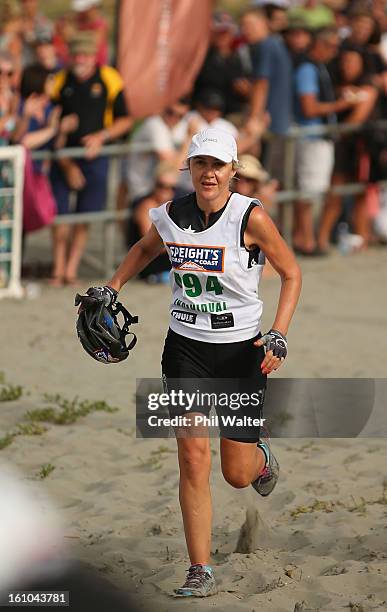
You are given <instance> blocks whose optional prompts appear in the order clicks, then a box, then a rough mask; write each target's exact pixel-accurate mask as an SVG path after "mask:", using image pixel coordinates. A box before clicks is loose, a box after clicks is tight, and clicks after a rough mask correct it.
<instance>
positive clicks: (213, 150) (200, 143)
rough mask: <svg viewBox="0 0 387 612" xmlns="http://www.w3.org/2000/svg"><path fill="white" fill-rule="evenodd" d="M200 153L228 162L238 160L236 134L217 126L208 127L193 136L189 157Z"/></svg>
mask: <svg viewBox="0 0 387 612" xmlns="http://www.w3.org/2000/svg"><path fill="white" fill-rule="evenodd" d="M198 155H209V156H210V157H216V159H220V160H221V161H224V162H226V163H229V162H231V161H236V162H237V161H238V151H237V143H236V141H235V138H234V136H233V135H232V134H230V133H229V132H226V131H225V130H219V129H217V128H207V129H205V130H202V131H201V132H199V133H198V134H195V135H194V136H193V138H192V140H191V144H190V146H189V149H188V156H187V159H190V158H191V157H197V156H198Z"/></svg>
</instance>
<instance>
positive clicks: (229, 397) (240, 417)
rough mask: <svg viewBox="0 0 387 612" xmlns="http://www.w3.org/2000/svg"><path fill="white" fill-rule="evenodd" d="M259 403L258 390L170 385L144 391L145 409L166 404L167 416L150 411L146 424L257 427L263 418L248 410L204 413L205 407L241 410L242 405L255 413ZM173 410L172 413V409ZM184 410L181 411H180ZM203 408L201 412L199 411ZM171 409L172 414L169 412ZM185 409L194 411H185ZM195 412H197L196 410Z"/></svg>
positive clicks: (260, 398)
mask: <svg viewBox="0 0 387 612" xmlns="http://www.w3.org/2000/svg"><path fill="white" fill-rule="evenodd" d="M261 405H262V392H260V391H257V392H253V393H251V394H250V393H243V392H242V393H238V392H233V393H226V392H220V393H216V392H206V391H200V390H199V389H196V391H194V392H188V391H184V390H183V389H178V390H176V389H171V390H170V391H164V392H162V393H149V394H148V410H149V411H151V412H154V411H158V410H160V409H161V408H168V409H169V413H170V416H169V417H166V416H159V415H156V414H151V415H149V416H148V424H149V426H150V427H161V426H167V427H189V426H192V425H194V426H199V425H201V426H207V427H219V426H220V425H224V426H225V427H260V426H262V425H263V424H264V422H265V419H264V418H260V417H259V416H252V415H250V414H227V413H221V414H218V413H217V414H213V415H211V416H210V415H207V414H206V412H207V410H209V409H211V408H215V410H216V409H217V408H218V409H220V410H226V411H233V412H234V413H235V412H236V411H239V412H240V413H241V412H242V411H243V410H242V409H243V408H248V409H249V411H250V410H251V409H253V410H254V409H256V411H257V414H259V409H260V406H261ZM175 411H176V412H177V414H173V413H174V412H175ZM182 411H184V414H181V412H182ZM202 411H204V412H202ZM171 413H172V414H171ZM187 413H196V414H194V415H193V418H192V417H191V415H187ZM197 413H199V414H197Z"/></svg>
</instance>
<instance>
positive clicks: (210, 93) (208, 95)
mask: <svg viewBox="0 0 387 612" xmlns="http://www.w3.org/2000/svg"><path fill="white" fill-rule="evenodd" d="M197 102H198V104H201V105H202V106H204V108H211V109H216V110H219V111H223V110H224V108H225V102H224V97H223V96H222V94H221V93H220V91H217V90H216V89H203V90H202V91H201V92H200V93H199V95H198V97H197Z"/></svg>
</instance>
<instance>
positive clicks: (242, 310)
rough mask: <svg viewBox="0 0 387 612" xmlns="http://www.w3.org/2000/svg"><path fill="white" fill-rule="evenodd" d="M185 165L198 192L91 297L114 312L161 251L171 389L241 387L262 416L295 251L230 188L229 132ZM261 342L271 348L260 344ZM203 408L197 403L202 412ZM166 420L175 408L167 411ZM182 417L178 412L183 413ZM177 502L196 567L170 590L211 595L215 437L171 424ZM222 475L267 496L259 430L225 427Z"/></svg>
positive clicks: (172, 209)
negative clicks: (264, 319) (264, 277)
mask: <svg viewBox="0 0 387 612" xmlns="http://www.w3.org/2000/svg"><path fill="white" fill-rule="evenodd" d="M188 167H189V171H190V173H191V177H192V183H193V185H194V189H195V192H194V193H191V194H189V195H186V196H184V197H182V198H178V199H176V200H173V201H172V202H167V203H166V204H164V205H162V206H160V207H158V208H155V209H152V210H151V211H150V218H151V220H152V227H151V229H150V230H149V231H148V233H147V234H146V235H145V236H144V237H143V238H142V239H141V240H139V241H138V242H137V243H136V244H135V245H134V246H133V247H132V248H131V249H130V251H129V253H128V255H127V256H126V258H125V259H124V261H123V262H122V263H121V265H120V266H119V268H118V270H117V271H116V273H115V274H114V276H113V277H112V278H111V280H110V281H109V282H108V284H107V286H105V287H99V288H97V287H92V288H90V289H89V290H88V292H87V293H88V295H89V296H92V297H96V298H98V299H100V300H103V301H105V303H106V305H107V306H109V305H111V304H112V303H114V301H115V300H116V298H117V295H118V292H119V291H120V289H121V288H122V287H123V285H124V284H125V283H126V282H127V281H128V280H129V279H130V278H133V277H135V276H136V275H137V274H138V273H139V272H140V271H141V270H142V269H143V268H145V266H147V265H148V264H149V262H151V261H152V260H153V259H154V258H155V257H157V256H158V255H159V254H160V253H161V252H162V250H163V249H164V248H166V250H167V252H168V255H169V258H170V261H171V266H172V271H171V285H172V301H171V306H170V325H169V330H168V333H167V337H166V340H165V345H164V351H163V356H162V373H163V380H164V382H165V383H166V387H167V389H170V388H172V387H174V388H176V386H179V380H180V381H181V387H183V388H184V385H185V384H187V380H188V381H192V380H193V379H194V380H196V381H199V380H200V379H206V380H207V381H208V380H209V379H211V380H214V381H215V380H216V379H220V380H221V381H222V380H223V381H224V383H225V385H227V383H228V381H226V379H229V380H232V381H234V382H235V381H237V385H238V389H239V390H243V391H244V390H249V391H250V392H251V391H252V390H254V391H257V392H259V394H260V398H261V402H260V405H259V407H257V406H256V405H248V406H247V407H246V406H241V407H240V408H239V411H238V416H251V415H254V416H261V415H262V403H263V398H264V390H265V387H266V377H267V375H268V374H270V372H272V371H273V370H277V369H278V368H279V367H280V365H281V364H282V362H283V360H284V359H285V357H286V354H287V340H286V334H287V331H288V327H289V324H290V320H291V318H292V315H293V313H294V310H295V308H296V304H297V301H298V297H299V294H300V289H301V273H300V269H299V267H298V265H297V263H296V260H295V258H294V255H293V253H292V251H291V250H290V249H289V248H288V246H287V245H286V243H285V242H284V240H283V239H282V238H281V236H280V234H279V233H278V231H277V229H276V227H275V225H274V223H273V222H272V221H271V219H270V217H269V216H268V215H267V214H266V213H265V211H264V210H263V208H262V205H261V203H260V202H259V201H258V200H254V199H252V198H248V197H245V196H242V195H239V194H237V193H232V192H231V191H230V183H231V182H232V179H233V177H234V175H235V173H236V171H237V168H238V158H237V145H236V142H235V139H234V138H233V136H231V135H230V134H228V133H226V132H224V131H222V130H219V129H211V128H208V129H206V130H203V131H202V132H200V133H199V134H196V135H195V136H194V137H193V138H192V142H191V145H190V148H189V153H188ZM265 256H266V257H267V259H268V260H269V261H270V262H271V264H272V266H273V267H274V269H275V270H276V271H277V272H278V274H279V276H280V278H281V292H280V297H279V302H278V308H277V312H276V314H275V317H274V321H273V326H272V329H270V331H269V332H268V333H267V334H265V335H264V336H261V333H260V326H261V325H260V323H261V314H262V301H261V300H260V298H259V295H258V290H257V288H258V284H259V280H260V277H261V272H262V268H263V264H264V259H265ZM264 347H266V352H265V348H264ZM209 410H210V407H203V406H200V407H196V406H195V408H193V413H192V414H191V418H192V419H193V418H194V415H195V414H201V415H203V414H205V415H208V413H209ZM170 413H171V414H173V415H175V414H177V413H179V411H178V409H177V408H173V410H172V408H170ZM184 413H185V414H186V412H185V408H184V407H182V409H181V410H180V413H179V414H184ZM175 435H176V439H177V448H178V460H179V467H180V486H179V498H180V505H181V511H182V515H183V523H184V531H185V538H186V542H187V548H188V554H189V557H190V562H191V566H190V567H189V569H188V572H187V578H186V581H185V583H184V584H183V586H182V587H181V588H180V589H177V590H176V591H175V594H176V595H178V596H182V597H189V596H196V597H206V596H208V595H213V594H215V593H216V592H217V589H216V583H215V578H214V573H213V570H212V568H211V566H210V551H211V521H212V506H211V495H210V487H209V475H210V463H211V452H210V441H209V437H208V436H205V435H201V436H199V437H198V436H197V432H196V435H195V429H194V428H193V430H192V434H191V433H190V431H189V428H185V427H182V428H176V429H175ZM220 453H221V464H222V472H223V476H224V478H225V480H226V481H227V482H228V483H229V484H231V485H232V486H233V487H236V488H241V487H247V486H249V485H250V484H251V485H252V486H253V487H254V489H255V490H256V491H257V492H258V493H259V494H260V495H262V496H267V495H269V494H270V493H271V492H272V490H273V489H274V487H275V485H276V483H277V480H278V473H279V466H278V462H277V460H276V459H275V457H274V455H273V452H272V451H271V449H270V447H269V444H268V440H267V438H264V439H262V438H261V437H260V427H259V426H253V427H249V428H248V430H243V431H242V430H241V431H240V432H239V434H238V431H236V430H233V431H224V430H223V431H222V428H221V440H220Z"/></svg>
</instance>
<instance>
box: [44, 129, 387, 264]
mask: <svg viewBox="0 0 387 612" xmlns="http://www.w3.org/2000/svg"><path fill="white" fill-rule="evenodd" d="M370 128H372V129H375V128H376V129H379V130H387V120H378V121H373V122H368V123H363V124H337V125H315V126H308V127H300V126H292V127H291V129H290V130H289V132H288V133H287V134H286V136H284V137H283V138H284V140H285V161H284V163H285V173H284V176H285V179H284V189H283V190H282V191H279V192H278V193H277V194H276V197H275V202H276V203H277V204H278V205H280V206H281V207H282V208H284V212H283V217H282V220H283V226H284V227H283V230H284V236H285V238H286V239H289V238H290V230H291V222H292V207H291V204H292V203H293V202H294V201H295V200H301V199H308V200H310V201H320V200H321V198H322V197H324V196H326V195H327V193H334V194H338V195H342V196H345V195H356V194H359V193H362V192H364V191H365V189H366V187H367V185H366V184H365V183H348V184H345V185H335V186H333V187H331V188H330V189H329V190H327V191H325V192H318V193H317V192H313V193H309V192H305V191H300V190H297V189H296V177H295V169H296V164H295V161H296V146H297V141H298V140H301V139H303V138H307V137H310V136H321V137H326V136H328V135H331V136H338V135H342V134H353V133H360V132H364V131H366V130H368V129H370ZM265 137H267V138H268V140H269V141H270V138H271V135H270V134H267V135H265ZM151 151H152V150H151V149H150V148H149V146H147V145H141V144H139V143H136V144H134V143H133V144H132V143H130V142H129V143H125V144H111V145H106V146H104V147H102V149H101V151H100V155H104V156H107V157H109V158H110V166H109V178H108V195H107V203H106V209H105V210H104V211H101V212H90V213H79V214H78V213H75V214H67V215H60V216H58V217H57V218H56V219H55V221H54V223H55V224H71V225H74V224H77V223H88V224H96V223H102V224H103V226H104V240H103V247H102V253H101V259H98V258H96V257H95V256H91V255H90V254H89V253H86V254H85V259H87V261H88V263H89V264H90V265H92V266H93V267H94V268H95V269H97V270H98V272H102V273H103V274H104V275H105V276H109V275H110V274H111V273H112V271H113V270H114V267H115V247H116V242H117V239H116V232H117V221H122V220H124V219H128V218H129V217H130V214H131V212H130V208H128V209H127V210H117V209H116V207H115V203H116V191H117V186H118V183H119V160H120V158H122V157H125V156H126V155H128V154H129V153H149V152H151ZM86 152H87V151H86V148H83V147H71V148H66V149H60V150H57V151H53V152H51V151H34V152H33V153H32V158H33V159H34V160H44V159H51V160H55V159H61V158H73V159H77V158H78V159H79V158H83V157H85V155H86ZM383 184H384V185H386V186H387V181H383Z"/></svg>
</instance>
